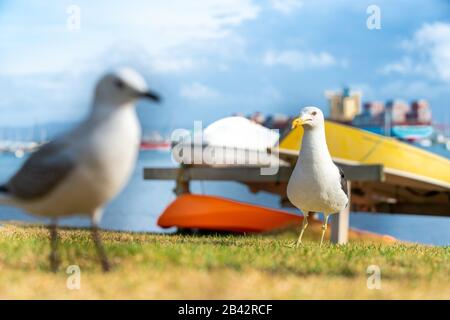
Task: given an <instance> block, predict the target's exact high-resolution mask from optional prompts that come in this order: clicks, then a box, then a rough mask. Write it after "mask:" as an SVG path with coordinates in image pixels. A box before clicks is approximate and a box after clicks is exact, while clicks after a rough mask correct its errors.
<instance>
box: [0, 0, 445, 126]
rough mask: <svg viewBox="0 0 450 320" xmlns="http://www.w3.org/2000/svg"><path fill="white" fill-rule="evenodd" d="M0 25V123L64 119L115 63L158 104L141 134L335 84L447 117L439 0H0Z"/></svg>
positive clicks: (267, 106)
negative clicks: (423, 102) (376, 25)
mask: <svg viewBox="0 0 450 320" xmlns="http://www.w3.org/2000/svg"><path fill="white" fill-rule="evenodd" d="M371 4H375V5H377V6H378V7H379V8H380V10H381V29H379V30H369V29H368V28H367V27H366V20H367V17H368V14H367V13H366V9H367V7H368V6H369V5H371ZM72 5H75V6H76V8H79V9H80V15H79V17H80V20H79V21H80V29H76V30H72V28H69V27H68V25H67V23H68V19H69V22H70V21H72V20H70V18H71V17H73V14H71V12H72V13H73V11H70V8H71V6H72ZM0 30H1V32H0V86H1V91H0V92H1V96H0V111H1V117H0V126H5V125H12V124H17V125H29V124H33V123H34V122H36V121H37V122H39V123H45V122H50V121H58V122H59V121H74V120H77V119H79V118H80V117H82V116H83V115H84V114H85V113H86V111H87V109H88V106H89V101H90V98H91V92H92V88H93V86H94V83H95V80H96V79H97V78H98V77H99V76H100V75H101V74H102V73H103V72H105V71H106V70H108V69H111V68H114V67H117V66H124V65H128V66H132V67H134V68H136V69H138V70H140V71H141V73H143V74H144V76H145V77H146V78H147V80H148V82H149V83H150V85H151V86H152V87H153V88H154V89H156V90H158V91H159V92H160V93H161V94H162V95H163V96H164V98H165V99H164V101H165V102H164V104H163V105H161V106H149V105H147V104H144V103H142V105H140V106H139V108H138V111H139V114H140V117H141V119H142V123H143V125H144V126H145V127H146V128H148V129H150V128H152V127H154V126H159V127H160V128H170V129H173V128H174V127H177V126H182V125H183V126H186V125H189V124H191V123H192V121H193V120H201V119H203V120H205V121H206V122H210V121H212V120H215V119H218V118H220V117H223V116H227V115H230V114H232V113H233V112H236V111H241V112H246V113H250V112H253V111H256V110H259V111H263V112H267V113H278V112H279V113H290V114H295V113H297V112H298V110H299V109H300V108H301V107H302V106H304V105H309V104H314V105H317V106H319V107H321V108H323V109H324V110H325V111H326V112H327V104H326V100H325V97H324V91H325V90H327V89H338V88H341V87H342V86H344V85H349V86H351V87H352V88H354V89H358V90H361V91H362V92H363V100H382V101H383V100H387V99H391V98H400V99H405V100H412V99H418V98H425V99H428V100H429V101H430V103H431V105H432V107H433V112H434V118H435V120H436V121H437V122H440V123H443V122H446V123H449V122H450V1H444V0H431V1H418V0H410V1H404V0H397V1H387V0H386V1H375V2H374V1H365V0H357V1H356V0H355V1H344V0H341V1H325V0H266V1H252V0H241V1H238V0H209V1H200V0H171V1H164V2H162V1H145V2H144V1H137V0H131V1H126V2H124V1H117V0H116V1H114V0H112V1H111V0H110V1H95V2H94V1H86V0H83V1H82V0H79V1H76V0H74V1H56V0H46V1H43V0H35V1H23V0H1V1H0Z"/></svg>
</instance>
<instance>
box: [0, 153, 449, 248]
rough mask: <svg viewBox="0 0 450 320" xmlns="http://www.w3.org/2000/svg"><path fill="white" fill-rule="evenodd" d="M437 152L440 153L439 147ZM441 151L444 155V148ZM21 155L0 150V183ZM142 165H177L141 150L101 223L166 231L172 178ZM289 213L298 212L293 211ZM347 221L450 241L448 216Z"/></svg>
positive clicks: (17, 216)
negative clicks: (151, 175)
mask: <svg viewBox="0 0 450 320" xmlns="http://www.w3.org/2000/svg"><path fill="white" fill-rule="evenodd" d="M439 153H440V152H439ZM442 155H445V154H444V152H443V153H442ZM23 161H24V159H17V158H15V157H14V156H13V155H10V154H3V155H0V168H1V170H0V182H3V181H5V180H6V179H7V178H8V177H9V176H10V175H12V174H13V173H14V172H15V170H17V168H19V166H20V165H21V163H22V162H23ZM146 166H160V167H168V166H176V164H175V163H174V162H173V161H172V159H171V155H170V153H169V152H161V151H143V152H141V153H140V156H139V161H138V165H137V167H136V170H135V172H134V174H133V177H132V178H131V180H130V182H129V184H128V185H127V187H126V188H125V190H124V191H123V192H122V193H121V194H120V195H119V196H118V197H117V198H116V199H115V200H113V201H112V202H111V203H110V204H109V205H108V207H107V209H106V211H105V215H104V217H103V220H102V227H103V228H105V229H112V230H123V231H146V232H167V231H169V232H170V231H173V230H163V229H161V228H159V227H158V226H157V224H156V221H157V219H158V216H159V215H160V214H161V212H162V211H163V210H164V208H165V207H166V206H167V205H168V204H169V203H170V202H171V201H172V200H174V199H175V196H174V194H173V192H172V189H173V187H174V182H173V181H146V180H143V178H142V175H143V174H142V171H143V168H144V167H146ZM192 192H194V193H199V194H210V195H220V196H223V197H228V198H232V199H236V200H240V201H244V202H248V203H254V204H259V205H264V206H269V207H273V208H279V200H278V198H277V197H276V196H274V195H271V194H268V193H264V192H263V193H258V194H252V193H250V192H249V191H248V189H247V188H246V187H245V186H244V185H241V184H238V183H234V182H194V183H192ZM292 212H294V213H297V214H299V212H298V211H296V210H292ZM12 220H14V221H28V222H46V220H42V219H39V218H35V217H30V216H28V215H26V214H24V213H23V212H21V211H20V210H18V209H14V208H10V207H4V206H0V221H12ZM61 224H62V225H67V226H87V225H89V221H88V220H87V219H84V218H79V217H76V218H70V219H64V220H62V221H61ZM350 224H351V226H352V227H354V228H358V229H362V230H368V231H372V232H377V233H382V234H389V235H392V236H394V237H396V238H398V239H401V240H406V241H411V242H420V243H426V244H434V245H450V218H447V217H433V216H409V215H388V214H367V213H352V215H351V219H350Z"/></svg>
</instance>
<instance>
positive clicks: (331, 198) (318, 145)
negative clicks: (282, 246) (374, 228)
mask: <svg viewBox="0 0 450 320" xmlns="http://www.w3.org/2000/svg"><path fill="white" fill-rule="evenodd" d="M298 126H303V129H304V133H303V139H302V147H301V151H300V155H299V157H298V159H297V163H296V165H295V168H294V171H293V172H292V175H291V177H290V179H289V183H288V186H287V196H288V198H289V200H290V201H291V202H292V204H294V205H295V206H296V207H297V208H299V209H300V210H301V211H302V212H303V215H304V219H303V225H302V230H301V232H300V236H299V237H298V240H297V243H296V247H298V246H299V245H300V244H301V243H302V237H303V233H304V232H305V229H306V227H307V226H308V215H309V214H313V213H315V212H323V215H324V221H323V225H322V237H321V240H320V245H322V243H323V238H324V235H325V231H326V229H327V224H328V217H329V216H330V214H332V213H337V212H339V211H341V210H342V209H344V208H345V207H346V206H347V205H348V190H347V189H348V188H347V181H346V180H345V177H344V173H343V172H342V170H341V169H339V168H338V167H337V166H336V165H335V164H334V163H333V160H332V159H331V156H330V152H329V151H328V147H327V142H326V139H325V121H324V116H323V113H322V111H321V110H320V109H319V108H316V107H305V108H303V109H302V111H301V112H300V117H298V118H297V119H295V120H294V121H293V122H292V129H294V128H296V127H298Z"/></svg>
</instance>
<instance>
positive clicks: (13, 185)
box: [7, 141, 76, 200]
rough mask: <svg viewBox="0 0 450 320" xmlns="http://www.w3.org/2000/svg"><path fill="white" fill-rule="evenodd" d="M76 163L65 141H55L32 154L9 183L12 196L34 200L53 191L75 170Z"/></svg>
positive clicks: (9, 191) (8, 187)
mask: <svg viewBox="0 0 450 320" xmlns="http://www.w3.org/2000/svg"><path fill="white" fill-rule="evenodd" d="M75 165H76V161H75V159H74V157H73V156H71V153H70V150H68V148H67V145H66V144H65V143H64V142H63V141H53V142H50V143H48V144H46V145H44V146H43V147H41V148H40V149H39V150H38V151H36V152H35V153H33V154H31V156H30V157H29V158H28V159H27V160H26V161H25V163H24V164H23V166H22V168H20V170H19V171H18V172H17V173H16V174H15V175H14V176H13V177H12V178H11V179H10V180H9V182H8V183H7V189H8V193H9V194H11V195H12V196H14V197H16V198H19V199H24V200H32V199H35V198H39V197H43V196H45V195H46V194H47V193H49V192H50V191H52V190H53V189H54V188H55V187H56V186H57V185H58V184H59V183H60V182H61V181H62V180H64V178H65V177H66V176H67V175H68V174H69V173H70V172H71V171H72V170H73V168H74V167H75Z"/></svg>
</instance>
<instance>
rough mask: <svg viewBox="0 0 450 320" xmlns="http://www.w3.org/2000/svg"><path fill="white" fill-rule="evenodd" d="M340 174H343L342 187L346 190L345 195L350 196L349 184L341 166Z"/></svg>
mask: <svg viewBox="0 0 450 320" xmlns="http://www.w3.org/2000/svg"><path fill="white" fill-rule="evenodd" d="M338 169H339V175H340V176H341V189H342V191H344V193H345V195H346V196H347V198H348V185H347V179H345V175H344V171H342V169H341V168H339V167H338Z"/></svg>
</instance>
